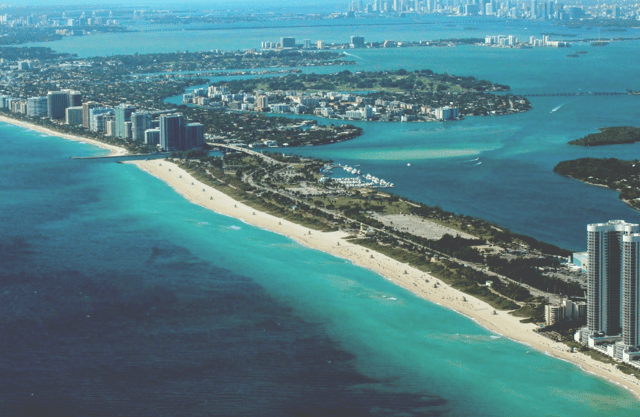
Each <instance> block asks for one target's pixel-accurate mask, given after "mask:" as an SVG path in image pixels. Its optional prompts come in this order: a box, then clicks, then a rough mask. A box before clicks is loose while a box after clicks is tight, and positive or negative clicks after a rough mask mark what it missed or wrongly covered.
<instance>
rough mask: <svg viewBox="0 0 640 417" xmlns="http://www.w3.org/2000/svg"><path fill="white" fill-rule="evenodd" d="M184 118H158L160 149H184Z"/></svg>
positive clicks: (168, 116)
mask: <svg viewBox="0 0 640 417" xmlns="http://www.w3.org/2000/svg"><path fill="white" fill-rule="evenodd" d="M183 144H184V117H183V116H182V114H179V113H178V114H163V115H161V116H160V147H161V148H162V149H163V150H165V151H176V150H181V149H184V145H183Z"/></svg>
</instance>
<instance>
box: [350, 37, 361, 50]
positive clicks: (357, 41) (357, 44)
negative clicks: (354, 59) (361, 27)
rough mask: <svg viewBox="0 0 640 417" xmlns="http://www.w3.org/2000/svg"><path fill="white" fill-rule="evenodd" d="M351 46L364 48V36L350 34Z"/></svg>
mask: <svg viewBox="0 0 640 417" xmlns="http://www.w3.org/2000/svg"><path fill="white" fill-rule="evenodd" d="M351 47H352V48H364V36H352V37H351Z"/></svg>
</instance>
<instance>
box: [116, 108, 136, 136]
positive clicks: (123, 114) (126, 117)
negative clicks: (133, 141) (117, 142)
mask: <svg viewBox="0 0 640 417" xmlns="http://www.w3.org/2000/svg"><path fill="white" fill-rule="evenodd" d="M115 110H116V132H115V133H116V137H119V138H121V139H124V138H125V133H126V132H125V126H124V123H125V122H130V121H131V113H133V112H135V111H136V106H132V105H130V104H121V105H119V106H118V107H116V109H115Z"/></svg>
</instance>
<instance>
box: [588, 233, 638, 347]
mask: <svg viewBox="0 0 640 417" xmlns="http://www.w3.org/2000/svg"><path fill="white" fill-rule="evenodd" d="M587 233H588V257H589V271H588V273H587V328H588V330H589V332H591V333H595V332H604V334H605V335H617V334H619V333H620V330H621V313H622V312H621V305H620V304H621V303H620V300H621V297H622V294H621V286H622V275H623V271H624V266H623V238H624V237H625V236H631V235H635V234H637V233H640V226H639V225H637V224H630V223H626V222H624V221H622V220H612V221H609V222H607V223H597V224H590V225H588V226H587ZM630 250H631V249H630ZM636 310H637V309H636Z"/></svg>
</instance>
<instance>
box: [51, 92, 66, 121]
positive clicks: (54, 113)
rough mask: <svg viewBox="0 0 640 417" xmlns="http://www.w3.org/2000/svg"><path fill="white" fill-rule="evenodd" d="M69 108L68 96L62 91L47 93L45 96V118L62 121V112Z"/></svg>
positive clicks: (63, 114)
mask: <svg viewBox="0 0 640 417" xmlns="http://www.w3.org/2000/svg"><path fill="white" fill-rule="evenodd" d="M67 107H69V94H67V93H66V92H64V91H49V93H48V94H47V117H49V118H50V119H63V118H64V116H65V113H64V110H65V109H66V108H67Z"/></svg>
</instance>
